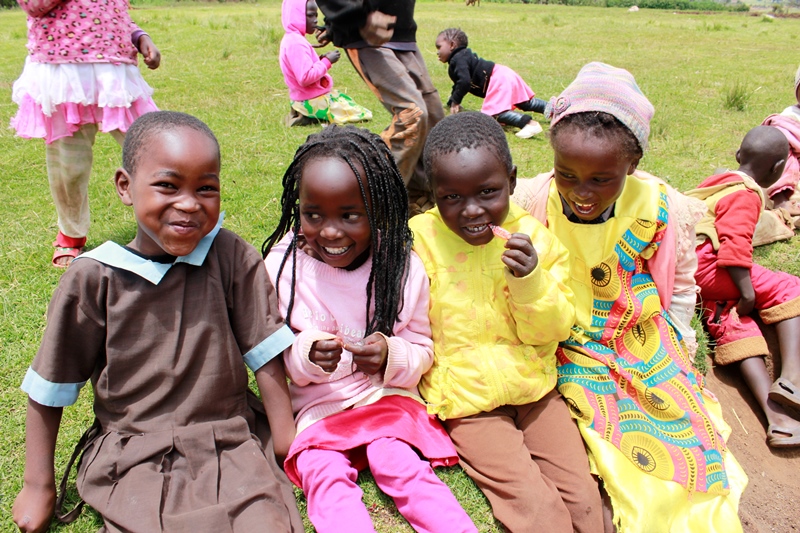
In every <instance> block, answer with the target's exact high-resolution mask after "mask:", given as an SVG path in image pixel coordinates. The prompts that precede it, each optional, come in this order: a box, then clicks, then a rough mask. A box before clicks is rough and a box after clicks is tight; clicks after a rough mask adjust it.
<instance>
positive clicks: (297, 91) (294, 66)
mask: <svg viewBox="0 0 800 533" xmlns="http://www.w3.org/2000/svg"><path fill="white" fill-rule="evenodd" d="M281 22H282V23H283V29H284V30H286V33H285V34H284V36H283V39H281V50H280V56H279V61H280V65H281V72H283V80H284V82H286V86H287V87H288V88H289V98H290V99H291V107H292V110H291V112H290V114H289V117H288V119H287V123H289V124H290V125H292V126H294V125H302V124H309V123H314V122H318V121H324V122H332V123H334V124H338V125H342V124H347V123H349V122H362V121H365V120H370V119H372V111H370V110H369V109H367V108H365V107H362V106H360V105H358V104H357V103H355V102H354V101H353V99H352V98H350V97H349V96H347V95H346V94H344V93H342V92H339V91H338V90H336V89H334V88H333V78H331V75H330V74H328V70H329V69H330V68H331V66H332V65H333V64H334V63H336V62H337V61H338V60H339V51H338V50H332V51H330V52H328V53H327V54H324V55H322V56H318V55H317V52H316V51H315V50H314V47H313V46H312V45H311V43H309V42H308V40H306V34H312V33H314V31H315V30H316V28H317V3H316V2H315V1H314V0H308V1H306V0H283V7H282V9H281ZM303 117H306V119H305V120H304V119H303Z"/></svg>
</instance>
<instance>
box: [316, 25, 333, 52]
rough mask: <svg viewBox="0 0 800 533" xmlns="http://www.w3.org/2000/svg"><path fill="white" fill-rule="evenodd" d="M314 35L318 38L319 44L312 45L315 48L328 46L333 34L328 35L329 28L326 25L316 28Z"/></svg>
mask: <svg viewBox="0 0 800 533" xmlns="http://www.w3.org/2000/svg"><path fill="white" fill-rule="evenodd" d="M314 37H315V38H316V39H317V44H314V45H312V46H313V47H314V48H322V47H324V46H328V43H330V42H331V36H330V35H328V30H327V29H325V27H324V26H323V27H321V28H320V27H318V28H317V29H316V30H314Z"/></svg>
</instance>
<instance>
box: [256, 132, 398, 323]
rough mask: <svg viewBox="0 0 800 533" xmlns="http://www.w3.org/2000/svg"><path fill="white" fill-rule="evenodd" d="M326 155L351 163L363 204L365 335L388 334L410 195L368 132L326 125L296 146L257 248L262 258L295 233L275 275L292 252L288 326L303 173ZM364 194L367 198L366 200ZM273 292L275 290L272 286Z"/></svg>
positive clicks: (386, 151)
mask: <svg viewBox="0 0 800 533" xmlns="http://www.w3.org/2000/svg"><path fill="white" fill-rule="evenodd" d="M326 158H335V159H341V160H343V161H344V162H345V163H346V164H347V165H348V166H349V167H350V169H351V170H352V171H353V174H355V176H356V177H357V178H358V184H359V189H360V192H361V198H362V200H363V201H364V205H365V206H366V207H367V220H368V221H369V226H370V234H371V251H372V265H371V268H370V274H369V280H368V282H367V286H366V296H367V304H366V305H367V309H366V317H367V320H366V324H365V326H366V333H365V335H370V334H372V333H374V332H377V331H379V332H381V333H383V334H385V335H392V333H393V329H394V324H395V323H396V322H397V317H398V315H399V313H400V311H401V310H402V308H403V287H404V286H405V281H406V276H407V275H408V261H409V257H410V253H411V245H412V234H411V230H410V229H409V228H408V196H407V193H406V188H405V185H404V183H403V178H402V176H401V175H400V172H399V171H398V170H397V165H396V164H395V161H394V158H393V156H392V153H391V152H390V151H389V149H388V147H387V146H386V144H385V143H384V142H383V140H382V139H381V138H380V137H379V136H378V135H376V134H374V133H371V132H370V131H369V130H366V129H358V128H355V127H353V126H346V127H338V126H330V127H328V128H325V129H324V130H322V131H321V132H319V133H316V134H313V135H310V136H309V137H308V139H306V142H305V144H303V145H302V146H301V147H300V148H298V150H297V152H296V153H295V156H294V160H293V161H292V163H291V164H290V165H289V168H288V169H287V170H286V173H285V174H284V176H283V194H282V196H281V218H280V220H279V222H278V226H277V228H276V229H275V231H274V232H273V233H272V234H271V235H270V236H269V237H267V239H266V240H265V241H264V244H263V246H262V248H261V252H262V254H263V256H264V257H266V256H267V254H268V253H269V251H270V250H271V249H272V247H273V246H274V245H275V244H276V243H277V242H278V241H280V240H281V239H282V238H283V237H284V236H285V235H286V234H287V233H289V231H292V232H293V235H294V237H293V238H292V241H291V243H290V245H289V247H288V249H287V250H286V253H285V254H284V256H283V259H282V261H281V265H280V268H279V269H278V276H277V278H278V279H280V277H281V274H282V272H283V269H284V266H285V265H286V263H287V261H288V260H289V255H290V254H291V256H292V280H291V294H290V296H289V305H288V308H287V311H286V322H287V324H289V325H291V313H292V307H293V304H294V292H295V283H296V267H295V265H296V264H297V263H296V258H297V235H298V233H299V230H300V212H299V199H300V181H301V177H302V172H303V168H305V165H306V164H307V163H308V162H309V161H313V160H318V159H326ZM361 169H363V179H362V171H361ZM364 181H366V183H364ZM368 194H369V197H370V198H371V201H368ZM276 285H277V286H279V285H280V284H279V283H276ZM276 290H279V289H277V287H276ZM375 295H379V297H377V298H376V297H375Z"/></svg>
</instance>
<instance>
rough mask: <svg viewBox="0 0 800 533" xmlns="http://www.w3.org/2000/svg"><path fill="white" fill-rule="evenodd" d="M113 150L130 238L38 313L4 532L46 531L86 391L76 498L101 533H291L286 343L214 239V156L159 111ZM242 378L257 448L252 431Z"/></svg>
mask: <svg viewBox="0 0 800 533" xmlns="http://www.w3.org/2000/svg"><path fill="white" fill-rule="evenodd" d="M122 152H123V155H122V168H120V169H119V170H117V172H116V175H115V177H114V181H115V183H116V188H117V193H118V194H119V196H120V198H121V199H122V202H123V203H124V204H125V205H129V206H132V207H133V213H134V216H135V217H136V222H137V231H136V236H135V237H134V239H133V240H132V241H131V242H130V243H129V244H128V245H127V246H120V245H118V244H116V243H113V242H106V243H105V244H103V245H102V246H100V247H98V248H96V249H94V250H92V251H91V252H88V253H85V254H82V255H80V256H79V257H78V258H77V259H76V260H75V261H74V262H73V264H72V266H70V268H69V269H68V270H67V271H66V273H65V274H64V276H63V277H62V278H61V280H60V282H59V285H58V289H57V290H56V292H55V294H54V295H53V299H52V301H51V302H50V306H49V309H48V316H47V328H46V329H45V332H44V337H43V339H42V344H41V346H40V348H39V351H38V353H37V354H36V357H35V359H34V360H33V363H32V364H31V367H30V368H29V369H28V373H27V374H26V376H25V380H24V381H23V383H22V389H23V390H24V391H25V392H27V393H28V395H29V400H28V414H27V422H26V424H27V427H26V451H25V480H24V486H23V488H22V490H21V491H20V493H19V495H18V496H17V498H16V500H15V502H14V508H13V511H12V512H13V517H14V521H15V523H16V524H17V525H18V527H19V528H20V530H22V531H27V532H40V531H44V530H46V529H47V528H48V526H49V525H50V518H51V517H52V515H53V508H54V502H55V501H56V488H55V482H54V472H53V469H54V464H53V463H54V459H53V455H54V449H55V444H56V436H57V434H58V427H59V424H60V420H61V413H62V408H63V407H64V406H66V405H71V404H73V403H74V402H75V401H76V399H77V397H78V393H79V391H80V389H81V387H82V386H83V385H84V384H85V383H86V382H87V381H88V380H90V379H91V381H92V388H93V392H94V413H95V416H96V421H95V424H94V426H93V427H92V430H90V432H87V436H88V437H89V440H88V441H87V442H86V444H85V446H84V447H83V458H82V461H81V462H80V463H79V467H78V477H77V486H78V493H79V494H80V496H81V498H83V499H84V500H85V501H86V503H88V504H89V505H91V506H92V507H93V508H94V509H95V510H97V512H98V513H100V515H101V516H102V517H103V520H104V521H105V527H104V528H103V531H148V532H150V531H199V530H203V531H229V532H230V531H236V532H242V533H245V532H252V531H259V530H262V529H263V528H264V525H265V524H269V525H270V526H271V527H274V528H275V529H276V530H279V531H302V530H303V524H302V520H301V519H300V514H299V513H298V511H297V507H296V504H295V501H294V494H293V492H292V489H291V484H290V483H289V482H288V480H287V479H286V476H285V475H284V474H283V473H282V472H281V470H280V469H279V468H278V465H277V463H276V461H275V454H277V455H279V456H284V455H285V454H286V453H287V452H288V450H289V446H290V444H291V440H292V437H293V435H294V428H293V425H292V413H291V404H290V400H289V395H288V390H287V386H286V375H285V373H284V369H283V363H282V361H281V358H280V357H279V355H280V354H281V352H282V351H283V349H284V348H285V347H287V346H289V345H291V343H292V341H293V340H294V335H292V332H291V331H290V330H289V328H287V327H285V326H284V325H283V323H282V321H281V319H280V316H279V314H278V307H277V301H276V300H275V295H274V291H273V287H272V285H271V284H270V282H269V279H268V277H267V273H266V272H265V270H264V266H263V264H262V263H261V260H260V257H259V255H258V252H256V250H254V249H253V247H252V246H250V245H249V244H247V243H245V242H244V241H243V240H242V239H241V238H239V237H238V236H236V235H235V234H233V233H231V232H229V231H226V230H224V229H221V223H222V217H221V216H220V212H219V206H220V192H219V191H220V179H219V173H220V152H219V144H218V142H217V140H216V138H215V137H214V134H213V133H212V132H211V130H209V129H208V126H206V125H205V124H204V123H203V122H201V121H199V120H198V119H196V118H194V117H192V116H189V115H185V114H182V113H174V112H168V111H159V112H152V113H148V114H146V115H143V116H142V117H140V118H139V119H137V120H136V122H134V123H133V125H132V126H131V128H130V130H128V134H127V136H126V137H125V143H124V145H123V150H122ZM245 364H246V365H247V366H249V367H250V368H251V369H252V370H253V371H254V372H255V377H256V381H257V383H258V388H259V390H260V391H261V395H262V398H263V405H258V402H257V403H256V406H257V407H260V409H265V410H266V415H267V418H268V421H269V429H271V434H272V437H270V431H269V430H268V429H267V428H266V427H264V424H261V425H260V426H257V425H256V424H255V422H256V419H255V417H254V412H253V410H252V408H251V407H250V405H249V403H248V377H247V371H246V369H245ZM262 430H263V431H262ZM257 431H258V435H259V437H256V436H255V434H256V432H257ZM273 443H274V452H273V445H272V444H273ZM77 451H78V450H76V452H77ZM62 496H63V494H62ZM57 511H58V510H57ZM59 516H60V513H59Z"/></svg>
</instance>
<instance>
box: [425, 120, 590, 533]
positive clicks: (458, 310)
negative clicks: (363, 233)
mask: <svg viewBox="0 0 800 533" xmlns="http://www.w3.org/2000/svg"><path fill="white" fill-rule="evenodd" d="M424 164H425V171H426V173H427V174H428V177H429V178H430V180H431V186H432V187H433V191H434V195H435V199H436V207H435V208H434V209H431V210H430V211H427V212H425V213H423V214H421V215H417V216H415V217H414V218H412V219H411V222H410V225H411V229H412V230H413V232H414V250H415V251H416V252H417V253H418V254H419V256H420V258H421V259H422V262H423V263H424V265H425V270H426V271H427V273H428V277H429V278H430V280H431V305H430V313H429V315H430V320H431V328H432V332H433V341H434V342H433V348H434V361H433V367H432V368H431V369H430V370H429V371H428V372H427V373H426V374H425V375H424V376H423V378H422V382H421V383H420V392H421V393H422V396H423V398H425V399H426V400H427V401H428V405H429V407H428V410H429V412H431V413H434V414H436V415H438V416H439V418H440V419H441V420H442V421H443V423H444V426H445V428H446V429H447V431H448V433H449V434H450V437H451V438H452V439H453V443H454V444H455V445H456V449H457V450H458V455H459V457H460V458H461V461H462V465H463V467H464V469H465V470H466V472H467V474H469V476H470V477H471V478H472V479H473V480H474V481H475V483H476V484H477V485H478V487H479V488H480V489H481V490H482V491H483V493H484V494H485V495H486V497H487V498H488V499H489V503H490V504H491V506H492V512H493V513H494V516H495V518H497V520H499V521H500V522H502V524H503V526H504V527H505V528H507V529H508V530H509V531H532V530H535V529H536V528H538V527H543V528H544V529H546V530H547V531H548V532H564V533H572V531H573V530H574V531H579V532H583V533H589V532H599V531H602V530H603V521H602V513H601V502H600V494H599V491H598V487H597V483H596V482H595V481H594V479H593V478H592V476H591V474H590V473H589V461H588V459H587V456H586V450H585V449H584V447H583V443H582V442H581V438H580V433H579V432H578V428H577V426H576V425H575V423H574V422H573V421H572V419H571V418H570V413H569V409H568V407H567V404H566V403H565V402H564V399H563V398H562V397H561V395H559V394H558V392H557V391H556V390H555V385H556V357H555V352H556V348H557V347H558V342H559V341H561V340H564V339H566V338H567V337H568V336H569V332H570V328H571V326H572V323H573V321H574V319H575V309H574V307H573V294H572V291H571V290H570V289H569V287H568V286H567V280H568V278H569V257H568V255H567V251H566V249H565V248H564V247H563V246H562V245H561V243H560V242H559V241H558V239H556V238H555V237H554V236H553V235H552V234H551V233H550V232H549V231H548V230H547V228H545V227H544V226H543V225H542V224H541V223H540V222H538V221H537V220H535V219H534V218H533V217H532V216H530V215H529V214H528V213H526V212H525V211H524V210H523V209H522V208H520V207H518V206H516V205H514V204H511V203H510V200H509V196H510V194H511V193H512V192H513V191H514V187H515V185H516V180H517V169H516V167H515V166H514V165H513V163H512V161H511V153H510V151H509V148H508V143H507V141H506V137H505V133H504V132H503V128H502V127H501V126H500V125H499V124H498V123H497V121H496V120H494V119H493V118H491V117H490V116H488V115H485V114H483V113H477V112H472V113H466V112H465V113H458V114H456V115H450V116H448V117H447V118H445V119H444V120H442V121H441V122H440V123H439V124H437V125H436V126H435V127H434V128H433V130H431V133H430V135H429V137H428V141H427V143H426V145H425V152H424ZM498 227H501V228H502V229H503V230H505V232H503V231H499V230H497V229H496V228H498ZM495 232H497V234H498V235H499V236H496V234H495ZM506 232H507V233H506ZM509 233H510V235H509ZM506 237H507V240H506Z"/></svg>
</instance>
